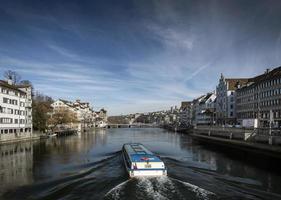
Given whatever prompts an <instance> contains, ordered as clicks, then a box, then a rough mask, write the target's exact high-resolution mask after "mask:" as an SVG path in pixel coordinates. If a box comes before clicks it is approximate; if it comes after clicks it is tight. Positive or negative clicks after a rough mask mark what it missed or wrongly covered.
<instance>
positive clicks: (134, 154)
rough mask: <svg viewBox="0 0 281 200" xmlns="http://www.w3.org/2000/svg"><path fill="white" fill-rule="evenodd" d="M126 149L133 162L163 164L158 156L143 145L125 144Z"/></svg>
mask: <svg viewBox="0 0 281 200" xmlns="http://www.w3.org/2000/svg"><path fill="white" fill-rule="evenodd" d="M124 147H125V150H126V152H127V153H128V154H129V156H130V158H131V161H132V162H162V161H161V160H160V159H159V158H158V157H157V156H155V155H154V154H153V153H152V152H151V151H149V150H148V149H146V148H145V147H144V146H143V145H142V144H139V143H133V144H125V145H124Z"/></svg>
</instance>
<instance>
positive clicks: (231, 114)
mask: <svg viewBox="0 0 281 200" xmlns="http://www.w3.org/2000/svg"><path fill="white" fill-rule="evenodd" d="M247 82H248V79H243V78H225V77H224V76H223V74H221V77H220V80H219V84H218V85H217V87H216V95H217V99H216V121H217V123H218V124H235V123H236V90H237V89H238V88H239V87H241V86H242V85H245V84H246V83H247Z"/></svg>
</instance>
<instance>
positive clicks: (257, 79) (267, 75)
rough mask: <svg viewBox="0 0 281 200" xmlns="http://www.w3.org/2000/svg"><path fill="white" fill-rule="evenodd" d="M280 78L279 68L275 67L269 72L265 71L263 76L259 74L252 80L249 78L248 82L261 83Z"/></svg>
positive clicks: (280, 71)
mask: <svg viewBox="0 0 281 200" xmlns="http://www.w3.org/2000/svg"><path fill="white" fill-rule="evenodd" d="M277 77H278V78H280V77H281V66H280V67H277V68H275V69H273V70H271V71H269V70H268V71H266V72H265V73H264V74H261V75H259V76H256V77H254V78H250V80H249V81H250V82H262V81H266V80H270V79H273V78H277Z"/></svg>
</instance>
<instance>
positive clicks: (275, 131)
mask: <svg viewBox="0 0 281 200" xmlns="http://www.w3.org/2000/svg"><path fill="white" fill-rule="evenodd" d="M193 134H195V135H205V136H209V137H220V138H226V139H230V140H232V139H234V140H244V141H247V142H258V143H268V144H277V145H280V144H281V129H280V128H236V127H219V126H197V127H195V128H194V130H193Z"/></svg>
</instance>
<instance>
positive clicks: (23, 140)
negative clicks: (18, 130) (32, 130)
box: [0, 135, 41, 145]
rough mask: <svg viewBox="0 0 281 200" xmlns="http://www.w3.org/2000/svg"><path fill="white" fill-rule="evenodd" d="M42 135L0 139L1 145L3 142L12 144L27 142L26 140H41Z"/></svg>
mask: <svg viewBox="0 0 281 200" xmlns="http://www.w3.org/2000/svg"><path fill="white" fill-rule="evenodd" d="M40 136H41V135H33V136H31V137H21V138H18V139H12V140H2V141H0V145H2V144H11V143H19V142H26V141H33V140H39V139H40Z"/></svg>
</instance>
